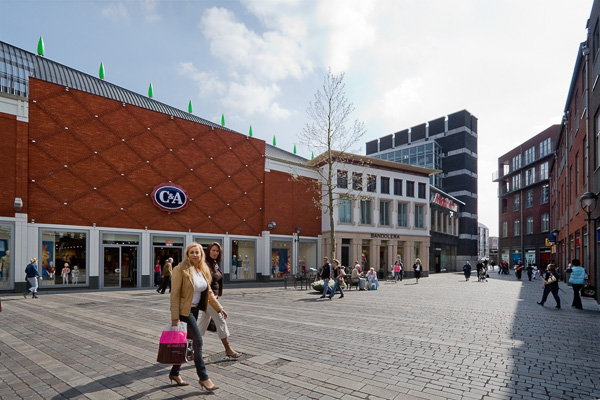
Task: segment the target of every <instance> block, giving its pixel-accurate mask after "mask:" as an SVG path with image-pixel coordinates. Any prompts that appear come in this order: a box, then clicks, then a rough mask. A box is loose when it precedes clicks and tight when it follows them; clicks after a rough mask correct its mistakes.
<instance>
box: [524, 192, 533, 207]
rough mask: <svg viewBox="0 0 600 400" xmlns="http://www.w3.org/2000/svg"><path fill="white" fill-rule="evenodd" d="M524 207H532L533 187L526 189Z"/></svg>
mask: <svg viewBox="0 0 600 400" xmlns="http://www.w3.org/2000/svg"><path fill="white" fill-rule="evenodd" d="M525 207H526V208H531V207H533V189H530V190H528V191H527V198H526V200H525Z"/></svg>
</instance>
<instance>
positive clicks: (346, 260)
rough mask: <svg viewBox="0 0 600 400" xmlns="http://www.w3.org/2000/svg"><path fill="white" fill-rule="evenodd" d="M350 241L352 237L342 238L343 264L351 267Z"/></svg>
mask: <svg viewBox="0 0 600 400" xmlns="http://www.w3.org/2000/svg"><path fill="white" fill-rule="evenodd" d="M350 243H351V239H342V260H341V261H342V265H343V266H344V267H349V266H351V265H352V264H350Z"/></svg>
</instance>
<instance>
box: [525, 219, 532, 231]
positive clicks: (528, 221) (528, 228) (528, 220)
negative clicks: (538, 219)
mask: <svg viewBox="0 0 600 400" xmlns="http://www.w3.org/2000/svg"><path fill="white" fill-rule="evenodd" d="M526 222H527V227H526V229H527V235H531V234H532V233H533V217H527V221H526Z"/></svg>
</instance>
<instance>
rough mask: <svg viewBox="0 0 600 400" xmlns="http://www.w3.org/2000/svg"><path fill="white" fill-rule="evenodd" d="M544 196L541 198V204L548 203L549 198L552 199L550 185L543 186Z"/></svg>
mask: <svg viewBox="0 0 600 400" xmlns="http://www.w3.org/2000/svg"><path fill="white" fill-rule="evenodd" d="M541 192H542V196H541V198H540V204H546V203H548V201H549V199H550V185H544V186H542V191H541Z"/></svg>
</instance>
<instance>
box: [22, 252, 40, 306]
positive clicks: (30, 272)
mask: <svg viewBox="0 0 600 400" xmlns="http://www.w3.org/2000/svg"><path fill="white" fill-rule="evenodd" d="M25 276H26V279H27V283H28V286H29V290H26V291H25V292H23V297H25V298H27V295H28V294H29V293H30V292H31V298H32V299H37V298H38V296H37V290H38V279H39V280H42V277H41V276H40V272H39V271H38V267H37V258H35V257H34V258H32V259H31V260H29V264H27V266H26V267H25Z"/></svg>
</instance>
